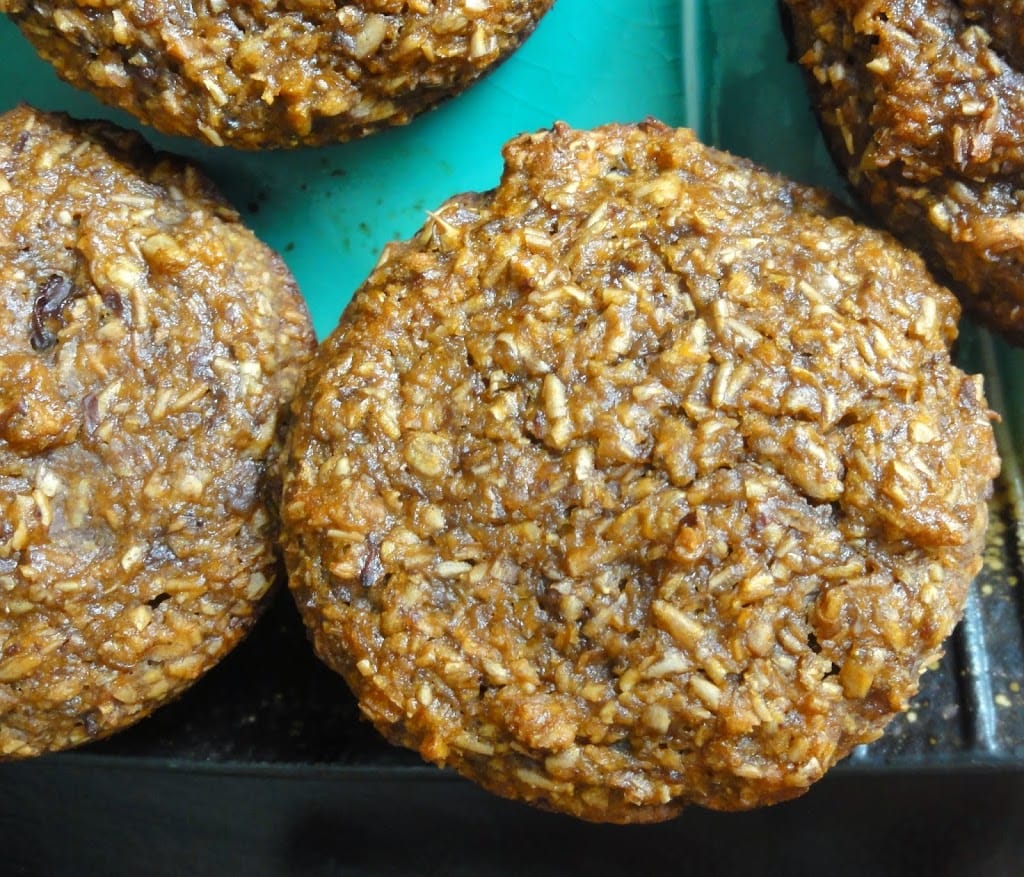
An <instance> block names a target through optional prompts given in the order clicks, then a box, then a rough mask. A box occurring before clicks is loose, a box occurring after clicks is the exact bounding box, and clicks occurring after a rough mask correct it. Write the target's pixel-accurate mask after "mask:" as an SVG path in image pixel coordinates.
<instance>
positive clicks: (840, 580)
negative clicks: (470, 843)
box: [282, 122, 998, 822]
mask: <svg viewBox="0 0 1024 877" xmlns="http://www.w3.org/2000/svg"><path fill="white" fill-rule="evenodd" d="M505 159H506V170H505V174H504V177H503V179H502V182H501V185H500V186H499V188H498V189H496V190H495V191H494V192H491V193H487V194H484V195H467V196H460V197H458V198H455V199H452V200H451V201H449V202H447V203H446V204H444V205H442V206H441V207H440V209H439V210H437V211H436V213H433V214H431V217H432V218H431V221H430V222H428V223H427V225H426V226H425V227H424V229H423V230H422V232H421V233H420V234H419V235H418V236H417V237H416V238H414V239H413V240H410V241H407V242H404V243H397V244H392V245H391V246H389V247H388V248H387V249H386V250H385V252H384V254H383V256H382V257H381V260H380V263H379V264H378V266H377V268H376V269H375V270H374V272H373V274H372V275H371V276H370V278H369V279H368V280H367V282H366V283H365V284H364V285H363V287H362V288H361V289H360V290H359V292H358V293H357V295H356V296H355V298H354V300H353V302H352V305H351V306H350V307H349V309H348V310H347V311H346V312H345V315H344V316H343V318H342V321H341V323H340V325H339V327H338V328H337V330H336V331H335V332H334V333H333V334H332V335H331V336H330V338H329V339H327V341H325V343H324V344H323V345H322V347H321V351H320V353H319V354H318V356H317V357H316V358H315V360H314V363H313V365H312V366H311V369H310V370H309V372H308V373H307V376H306V378H305V379H304V382H303V388H302V389H301V390H300V394H299V396H298V397H297V401H296V404H295V407H294V415H295V420H294V428H293V431H292V432H291V434H290V439H289V442H290V444H289V447H288V449H287V451H286V453H287V458H286V459H287V461H288V465H287V466H286V469H285V491H284V498H283V503H282V518H283V522H284V528H285V554H286V561H287V563H288V565H289V571H290V575H291V585H292V587H293V589H294V593H295V597H296V600H297V603H298V605H299V606H300V608H301V610H302V612H303V615H304V617H305V620H306V623H307V625H308V627H309V630H310V634H311V637H312V640H313V643H314V645H315V647H316V649H317V651H318V653H319V654H320V655H321V657H323V659H324V660H325V661H326V662H327V663H328V664H330V665H331V666H332V667H334V668H335V669H337V670H338V671H340V672H341V673H342V674H343V675H344V676H345V678H346V679H347V680H348V682H349V684H350V685H351V687H352V688H353V689H354V691H355V692H356V694H357V695H358V697H359V701H360V704H361V707H362V710H363V712H364V714H365V715H366V716H367V717H368V718H369V719H370V720H372V721H373V722H374V724H375V725H376V726H377V727H378V728H379V729H380V730H381V732H382V733H384V734H385V735H387V736H388V738H389V739H391V740H392V741H394V742H396V743H401V744H403V745H406V746H410V747H413V748H416V749H418V750H419V751H420V752H421V753H422V755H423V756H424V757H425V758H427V759H429V760H431V761H434V762H438V763H444V764H449V765H451V766H453V767H454V768H455V769H457V770H458V771H460V772H461V773H463V774H465V775H466V776H469V777H471V778H473V779H474V780H476V781H478V782H480V783H482V784H483V785H485V786H487V787H488V788H490V789H492V790H494V791H496V792H498V793H499V794H503V795H508V796H512V797H517V798H521V799H524V800H527V801H530V802H532V803H535V804H539V805H541V806H546V807H551V808H554V809H557V810H561V811H565V812H569V813H573V814H575V815H577V816H580V817H583V818H586V819H594V820H610V821H619V822H636V821H645V820H654V819H664V818H666V817H668V816H670V815H672V814H673V813H675V812H677V811H678V810H679V809H680V808H681V807H683V806H685V805H686V804H688V803H696V804H701V805H704V806H707V807H714V808H721V809H737V808H747V807H752V806H756V805H759V804H766V803H771V802H773V801H779V800H783V799H786V798H790V797H793V796H795V795H798V794H800V793H801V792H802V791H804V790H805V789H806V788H807V787H808V786H809V785H810V784H811V783H812V782H813V781H814V780H816V779H817V778H818V777H820V776H821V775H822V774H823V773H824V772H825V770H827V769H828V767H829V766H830V765H831V764H833V763H834V762H835V761H836V760H837V759H838V758H841V757H843V756H844V755H845V754H846V753H847V752H849V750H850V749H851V748H852V747H853V746H855V745H856V744H858V743H862V742H865V741H868V740H871V739H874V738H875V737H877V736H878V735H880V734H881V733H882V729H883V727H884V726H885V724H886V722H887V721H888V720H889V719H890V718H891V717H892V716H893V715H894V714H895V712H896V711H898V710H900V709H901V708H903V707H904V706H905V705H906V702H907V699H908V698H909V697H910V696H911V695H912V694H913V693H914V692H915V691H916V689H917V680H918V675H919V674H920V672H921V671H922V668H923V667H924V666H925V664H926V662H927V661H929V660H930V659H931V658H932V657H933V656H934V655H935V654H936V652H937V651H938V650H939V649H940V647H941V643H942V641H943V639H944V637H945V636H946V635H947V634H948V633H949V632H950V630H951V629H952V627H953V625H954V623H955V621H956V619H957V617H958V615H959V613H960V611H961V607H962V602H963V599H964V596H965V592H966V589H967V586H968V583H969V581H970V579H971V577H972V576H973V575H974V573H975V572H976V571H977V569H978V567H979V563H980V560H979V547H980V542H981V539H982V536H983V533H984V529H985V523H986V507H985V502H984V500H985V497H986V496H987V494H988V492H989V490H990V482H991V479H992V477H993V476H994V474H995V471H996V469H997V467H998V460H997V457H996V453H995V448H994V444H993V437H992V431H991V427H990V424H989V412H988V410H987V406H986V404H985V401H984V398H983V396H982V391H981V386H980V379H976V378H971V377H968V376H967V375H964V374H963V373H962V372H961V371H959V370H958V369H956V368H955V367H954V366H953V365H951V363H950V360H949V353H948V347H949V345H950V343H951V342H952V340H953V338H954V337H955V335H956V319H957V317H958V314H959V310H958V307H957V305H956V302H955V300H954V299H953V297H952V296H951V295H950V294H949V293H948V292H947V291H946V290H945V289H943V288H942V287H940V286H938V285H937V284H935V283H934V282H933V281H932V279H931V278H930V276H929V275H928V273H927V272H926V271H925V270H924V268H923V266H922V264H921V262H920V260H919V259H918V257H917V256H915V255H913V254H911V253H909V252H908V251H906V250H904V249H903V248H902V247H900V246H899V245H898V244H897V243H896V242H895V241H894V240H892V239H891V238H890V237H888V236H887V235H884V234H881V233H878V232H875V231H872V230H869V229H865V228H862V227H859V226H858V225H856V224H855V223H854V222H852V221H851V220H850V219H848V218H846V217H845V216H841V215H837V213H836V211H835V205H834V204H832V203H831V202H830V201H829V200H828V199H827V198H826V197H825V196H824V195H822V194H819V193H817V192H814V191H812V190H809V189H806V188H802V187H800V186H797V185H796V184H793V183H789V182H786V181H784V180H781V179H779V178H777V177H774V176H771V175H769V174H767V173H766V172H763V171H761V170H759V169H757V168H755V167H754V166H752V165H751V164H749V163H747V162H744V161H742V160H739V159H736V158H733V157H731V156H728V155H725V154H723V153H721V152H716V151H714V150H711V149H708V148H706V147H704V146H702V145H701V144H700V143H698V142H697V141H696V140H695V139H694V137H693V135H692V134H691V133H690V132H687V131H675V130H672V129H668V128H665V127H663V126H661V125H658V124H657V123H653V122H651V123H647V124H645V125H641V126H609V127H606V128H599V129H597V130H595V131H592V132H579V131H573V130H572V129H570V128H568V127H566V126H557V127H556V128H555V129H554V130H552V131H546V132H541V133H538V134H534V135H529V136H522V137H519V138H517V139H515V140H514V141H512V142H511V143H510V144H509V145H508V146H507V147H506V151H505Z"/></svg>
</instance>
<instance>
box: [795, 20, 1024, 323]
mask: <svg viewBox="0 0 1024 877" xmlns="http://www.w3.org/2000/svg"><path fill="white" fill-rule="evenodd" d="M785 7H786V9H788V13H789V19H790V22H789V23H790V26H791V27H790V29H791V40H792V45H793V48H794V50H795V54H796V56H797V58H798V59H799V62H800V63H801V64H802V65H803V67H804V68H805V70H806V72H807V81H808V83H809V87H810V91H811V94H812V98H813V103H814V105H815V108H816V110H817V113H818V117H819V120H820V122H821V127H822V130H823V131H824V134H825V139H826V142H827V143H828V146H829V150H830V152H831V154H832V156H833V158H834V159H835V161H836V163H837V164H838V166H839V167H840V169H841V170H843V171H845V173H846V175H847V177H848V179H849V181H850V184H851V187H852V189H853V190H854V192H855V193H856V194H857V195H858V196H859V197H860V199H861V200H862V201H863V202H864V204H865V205H866V206H867V207H868V208H869V210H870V211H871V212H872V213H873V214H874V216H875V217H877V218H878V219H879V220H880V221H881V222H882V223H883V224H884V225H885V226H886V227H888V228H889V229H890V230H891V231H893V232H894V233H895V234H897V235H898V236H899V237H900V238H901V239H903V241H904V242H905V243H907V244H908V245H910V246H911V247H913V248H915V249H917V250H919V251H920V252H921V253H922V254H923V255H924V256H925V258H926V259H927V260H928V262H929V264H930V265H931V267H932V268H933V270H935V271H937V272H939V273H940V274H941V276H942V277H944V278H945V279H947V280H949V282H950V283H951V285H952V288H953V289H954V290H955V291H956V292H957V293H958V294H959V295H960V297H961V299H962V302H963V304H964V305H965V307H966V309H967V310H968V311H969V312H971V313H972V315H974V316H976V317H977V318H978V319H980V320H982V321H984V322H985V323H987V324H988V325H990V326H992V327H993V328H995V329H998V330H999V331H1001V332H1003V333H1005V334H1006V335H1007V336H1008V337H1010V339H1011V340H1014V341H1018V342H1019V341H1020V339H1021V338H1022V337H1024V222H1022V219H1021V215H1022V212H1024V172H1022V171H1024V79H1022V78H1021V72H1020V71H1021V62H1022V56H1024V42H1022V40H1021V37H1022V36H1024V19H1022V18H1021V14H1020V12H1021V4H1020V3H996V2H993V0H964V2H959V3H953V2H951V0H921V2H909V0H884V2H880V0H785Z"/></svg>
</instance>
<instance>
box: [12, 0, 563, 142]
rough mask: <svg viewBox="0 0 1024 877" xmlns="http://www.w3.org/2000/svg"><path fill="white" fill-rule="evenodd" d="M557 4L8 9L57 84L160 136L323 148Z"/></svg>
mask: <svg viewBox="0 0 1024 877" xmlns="http://www.w3.org/2000/svg"><path fill="white" fill-rule="evenodd" d="M552 3H553V0H360V2H356V3H341V4H339V3H335V2H333V0H269V2H268V0H240V2H236V0H232V2H226V0H187V2H181V0H128V2H95V0H53V2H51V0H44V2H32V3H27V2H25V0H0V12H6V13H7V14H8V15H9V16H10V17H11V18H12V19H13V20H14V22H15V23H16V24H17V25H18V27H19V28H20V29H21V31H22V33H24V34H25V36H26V37H27V38H28V39H29V40H30V41H31V42H32V44H33V45H34V46H35V47H36V49H37V51H38V52H39V53H40V54H41V55H42V57H43V58H45V59H46V60H47V61H49V62H50V63H52V64H53V65H54V67H55V68H56V70H57V72H58V74H59V75H60V76H61V77H62V78H64V79H65V80H67V81H68V82H70V83H71V84H72V85H75V86H77V87H79V88H83V89H85V90H87V91H91V92H92V93H94V94H95V95H96V96H97V97H99V98H100V99H101V100H102V101H104V102H105V103H108V104H110V105H112V106H116V107H120V108H121V109H123V110H127V111H128V112H130V113H132V114H133V115H135V116H137V117H138V118H140V119H142V121H144V122H146V123H147V124H150V125H152V126H154V127H155V128H157V129H158V130H160V131H162V132H164V133H165V134H181V135H185V136H190V137H196V138H198V139H200V140H203V141H204V142H206V143H209V144H213V145H215V146H222V145H229V146H235V147H240V148H248V149H253V148H265V147H290V146H298V145H317V144H322V143H329V142H334V141H340V140H351V139H353V138H356V137H362V136H364V135H365V134H367V133H369V132H371V131H375V130H377V129H379V128H382V127H385V126H388V125H399V124H404V123H406V122H408V121H409V120H410V119H411V118H412V117H413V116H415V115H417V114H419V113H421V112H423V111H424V110H426V109H429V108H430V107H432V106H433V105H435V104H436V103H437V102H438V101H440V100H443V99H444V98H445V97H447V96H449V95H453V94H455V93H457V92H459V91H461V90H463V89H464V88H466V87H467V86H468V85H470V84H471V83H472V82H474V81H475V80H476V79H478V78H479V77H480V76H482V75H483V74H484V73H486V72H487V71H488V70H490V69H491V68H493V67H494V66H495V65H497V64H498V63H499V62H500V61H502V60H503V59H504V58H505V57H507V56H508V55H509V54H511V53H512V51H513V50H514V49H516V48H517V47H518V46H519V44H520V43H521V42H522V41H523V40H524V39H525V38H526V37H527V36H528V35H529V34H530V33H531V32H532V31H533V29H534V27H536V25H537V23H538V21H539V20H540V18H541V17H542V16H543V15H544V13H546V12H547V11H548V9H549V8H550V7H551V5H552Z"/></svg>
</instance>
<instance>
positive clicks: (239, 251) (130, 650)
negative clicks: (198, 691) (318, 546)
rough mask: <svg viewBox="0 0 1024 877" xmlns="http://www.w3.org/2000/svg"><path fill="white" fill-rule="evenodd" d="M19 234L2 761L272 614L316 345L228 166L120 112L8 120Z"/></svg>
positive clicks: (111, 713)
mask: <svg viewBox="0 0 1024 877" xmlns="http://www.w3.org/2000/svg"><path fill="white" fill-rule="evenodd" d="M0 247H2V249H3V258H2V259H0V314H2V319H0V510H2V514H0V610H2V611H0V758H2V757H17V756H25V755H34V754H37V753H39V752H42V751H45V750H47V749H52V748H60V747H64V746H69V745H74V744H77V743H80V742H84V741H86V740H90V739H94V738H96V737H101V736H104V735H106V734H108V733H110V732H111V731H113V730H116V729H117V728H119V727H122V726H123V725H125V724H127V723H129V722H132V721H135V720H136V719H138V718H139V717H141V716H142V715H145V714H146V713H147V712H149V711H150V710H151V709H153V708H154V707H155V706H156V705H158V704H159V703H161V702H163V701H165V700H167V699H168V698H170V697H172V696H174V695H175V694H177V693H179V692H180V691H181V690H183V689H184V687H185V686H186V685H188V684H189V683H190V682H191V681H193V680H194V679H195V678H197V677H198V676H199V675H200V674H201V673H203V672H204V671H205V670H206V669H208V668H209V667H210V666H212V665H213V663H214V662H215V661H216V660H217V659H218V658H219V657H220V656H221V655H223V654H224V653H225V652H226V651H227V650H228V649H229V648H230V647H231V646H232V645H233V644H234V643H235V642H236V641H237V640H238V639H239V638H240V637H241V636H242V634H243V633H244V632H245V631H246V630H247V629H248V628H249V626H250V625H251V624H252V622H253V620H254V618H255V615H256V610H257V607H258V606H259V603H260V600H261V598H262V597H263V596H264V594H265V593H266V591H267V589H268V587H269V585H270V582H271V581H272V579H273V576H274V563H275V561H274V551H273V546H272V540H273V538H274V536H275V535H276V524H275V520H274V516H273V515H272V514H271V510H270V508H269V507H268V498H269V497H268V493H267V491H268V488H269V481H268V462H269V461H270V460H271V459H272V458H273V457H274V456H275V455H276V453H277V448H278V446H279V440H280V433H281V429H280V415H281V414H282V412H283V409H284V407H285V405H286V403H287V402H288V401H289V399H290V396H291V393H292V391H293V390H294V387H295V384H296V381H297V378H298V373H299V370H300V368H301V366H302V365H303V363H304V362H305V361H306V360H307V359H308V358H309V355H310V353H311V350H312V346H313V343H314V338H313V330H312V327H311V324H310V322H309V317H308V314H307V312H306V308H305V304H304V303H303V301H302V299H301V297H300V296H299V294H298V290H297V289H296V287H295V283H294V281H293V279H292V277H291V275H290V274H289V272H288V270H287V269H286V268H285V266H284V264H283V263H282V262H281V261H280V260H279V259H278V257H277V256H276V255H274V254H273V253H272V252H271V251H270V250H269V249H268V248H267V247H265V246H264V245H263V244H261V243H260V242H259V241H257V240H256V238H255V237H254V236H253V235H252V233H251V232H249V231H247V230H246V229H245V228H243V227H242V226H241V224H240V223H239V221H238V216H237V215H236V214H235V212H234V211H233V210H232V209H231V208H230V207H229V206H228V205H227V204H225V203H224V202H223V201H222V200H221V199H220V198H219V196H217V195H216V194H215V193H214V191H213V189H212V187H211V185H210V184H209V183H208V182H207V181H206V179H205V178H204V177H202V176H201V175H200V174H199V173H198V172H197V171H196V170H195V169H194V168H193V167H191V166H189V165H186V164H183V163H181V162H179V161H177V160H174V159H171V158H168V157H165V156H158V155H155V154H154V153H152V152H151V151H149V149H148V148H146V147H145V145H144V144H143V143H142V141H141V140H140V139H139V138H138V137H137V135H133V134H129V133H127V132H124V131H120V130H118V129H115V128H113V127H112V126H108V125H103V124H85V125H79V124H76V123H74V122H72V121H71V120H69V119H67V118H66V117H63V116H57V115H48V114H43V113H38V112H36V111H34V110H31V109H29V108H27V107H21V108H19V109H16V110H13V111H11V112H9V113H6V114H4V115H3V116H0Z"/></svg>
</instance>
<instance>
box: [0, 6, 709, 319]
mask: <svg viewBox="0 0 1024 877" xmlns="http://www.w3.org/2000/svg"><path fill="white" fill-rule="evenodd" d="M685 2H689V0H684V3H685ZM0 45H2V47H3V51H4V59H3V61H2V62H0V64H2V67H0V69H2V71H3V75H2V77H0V96H2V100H0V109H5V110H6V109H9V108H10V107H12V106H14V105H15V104H16V103H18V102H20V101H24V102H27V103H30V104H32V105H34V106H37V107H39V108H41V109H48V110H65V111H67V112H69V113H71V114H72V115H75V116H79V117H102V118H107V119H111V120H113V121H116V122H118V123H120V124H122V125H125V126H128V127H133V128H137V129H139V130H141V131H143V133H144V134H145V135H146V137H147V139H149V141H150V142H151V143H153V144H155V145H157V146H159V147H161V148H164V149H169V150H172V151H174V152H178V153H181V154H185V155H188V156H191V157H192V158H194V159H196V160H198V161H199V163H201V164H202V165H203V166H204V167H205V168H206V169H207V171H208V172H209V174H210V175H211V176H212V177H213V178H214V179H215V180H216V181H217V183H218V184H219V185H220V187H221V189H222V190H223V191H224V192H225V194H226V195H227V196H228V197H229V198H230V199H231V200H232V201H233V202H234V204H235V205H236V206H237V207H238V208H239V209H240V210H241V212H242V214H243V215H244V217H245V219H246V222H247V223H248V224H249V225H250V226H251V227H252V228H253V230H254V231H255V232H256V233H257V234H258V235H259V236H260V237H261V238H263V240H265V241H266V242H267V243H269V244H270V245H271V246H272V247H274V248H275V249H276V250H277V251H278V252H280V253H281V255H282V256H283V257H284V259H285V261H287V263H288V265H289V266H290V267H291V269H292V271H293V272H294V274H295V277H296V279H297V280H298V282H299V286H300V287H301V288H302V291H303V293H304V294H305V296H306V299H307V301H308V302H309V305H310V310H311V312H312V314H313V319H314V322H315V324H316V328H317V332H318V333H319V334H320V335H321V336H323V335H325V334H326V333H327V332H329V331H330V330H331V329H332V328H333V327H334V325H335V324H336V323H337V320H338V317H339V315H340V314H341V311H342V309H343V308H344V306H345V304H346V303H347V302H348V300H349V299H350V298H351V295H352V293H353V291H354V290H355V289H356V288H357V287H358V286H359V284H360V283H361V282H362V280H363V279H364V278H365V277H366V275H367V274H368V273H369V271H370V269H371V268H372V267H373V264H374V262H376V260H377V256H378V254H379V253H380V251H381V249H382V248H383V246H384V244H385V243H386V242H387V241H389V240H391V239H393V238H400V237H408V236H410V235H412V234H413V233H414V232H415V231H416V229H418V228H419V227H420V226H421V225H422V224H423V221H424V219H425V218H426V213H425V211H426V210H430V209H433V208H434V207H436V206H437V205H439V204H440V203H441V202H442V201H443V200H444V199H445V198H447V197H449V196H450V195H453V194H456V193H458V192H464V191H468V190H480V189H488V188H491V187H492V186H494V185H495V184H496V183H497V182H498V178H499V176H500V173H501V166H502V163H501V154H500V151H501V146H502V144H503V143H504V142H505V141H506V140H508V139H509V138H511V137H512V136H514V135H515V134H518V133H520V132H522V131H533V130H536V129H538V128H545V127H548V126H550V125H551V124H552V123H553V122H555V121H557V120H564V121H567V122H569V123H570V124H572V125H575V126H578V127H590V126H593V125H599V124H602V123H605V122H612V121H623V122H624V121H635V120H639V119H642V118H644V117H645V116H648V115H650V116H655V117H658V118H660V119H662V120H663V121H665V122H668V123H672V124H680V123H682V122H683V101H682V93H681V92H682V77H681V71H680V52H679V47H680V45H681V37H680V2H679V0H557V2H556V3H555V6H554V8H553V9H552V10H551V12H549V13H548V14H547V15H546V16H545V17H544V19H543V20H542V21H541V23H540V25H539V26H538V28H537V30H536V31H535V33H534V34H533V35H532V36H531V37H530V38H529V39H528V40H527V42H526V43H525V44H524V45H523V46H522V48H520V50H519V51H518V52H516V53H515V54H514V55H512V57H511V58H509V59H508V60H507V61H506V62H505V63H504V64H503V65H502V66H501V67H499V68H498V69H497V70H495V71H494V72H493V73H491V74H490V75H489V76H488V77H486V78H485V79H484V80H482V81H481V82H479V83H477V84H476V85H474V86H473V87H472V88H471V89H470V90H469V91H467V92H465V93H463V94H462V95H459V96H458V97H456V98H454V99H452V100H450V101H448V102H447V103H445V104H444V105H442V106H441V107H439V108H438V109H437V110H434V111H433V112H431V113H428V114H427V115H425V116H422V117H420V118H419V119H416V120H414V121H413V122H412V124H410V125H408V126H406V127H404V128H396V129H392V130H390V131H386V132H383V133H380V134H376V135H374V136H372V137H370V138H367V139H366V140H362V141H357V142H354V143H346V144H339V145H337V146H330V147H321V148H318V149H302V150H297V151H292V152H268V153H246V152H237V151H234V150H226V149H212V148H207V147H203V146H202V145H200V144H198V143H193V142H191V141H188V140H181V139H176V138H168V137H162V136H159V135H157V134H155V132H153V131H152V130H151V129H147V128H145V127H143V126H140V125H138V124H137V123H136V122H135V121H134V120H133V119H132V118H131V117H129V116H126V115H125V114H123V113H120V112H118V111H115V110H111V109H109V108H107V107H104V106H103V105H102V104H100V103H99V102H98V101H96V100H95V99H94V98H92V97H91V96H90V95H87V94H83V93H81V92H79V91H77V90H75V89H73V88H71V87H70V86H67V85H65V84H64V83H62V82H60V81H59V80H58V79H57V77H56V75H55V74H54V73H53V71H52V70H51V68H50V67H49V65H47V64H46V63H45V62H43V61H41V60H39V59H38V58H37V57H36V55H35V52H34V51H33V50H32V48H31V47H30V46H29V45H28V43H27V42H25V40H24V39H23V38H22V37H21V35H20V34H19V33H18V31H17V29H16V28H15V27H14V26H13V25H11V24H10V23H9V22H8V21H6V20H4V21H2V22H0Z"/></svg>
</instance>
